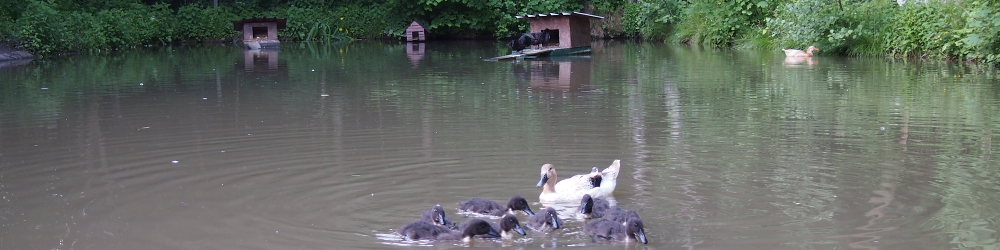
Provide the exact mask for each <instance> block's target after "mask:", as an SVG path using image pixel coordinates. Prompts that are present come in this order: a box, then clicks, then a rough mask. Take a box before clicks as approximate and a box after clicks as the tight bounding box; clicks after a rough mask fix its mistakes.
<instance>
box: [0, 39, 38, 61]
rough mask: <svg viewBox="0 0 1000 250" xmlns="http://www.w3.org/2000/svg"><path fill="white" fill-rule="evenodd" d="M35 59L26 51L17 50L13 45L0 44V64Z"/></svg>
mask: <svg viewBox="0 0 1000 250" xmlns="http://www.w3.org/2000/svg"><path fill="white" fill-rule="evenodd" d="M31 58H35V55H32V54H31V53H28V52H27V51H22V50H18V49H17V48H15V46H14V45H13V44H9V43H0V62H5V61H14V60H24V59H31Z"/></svg>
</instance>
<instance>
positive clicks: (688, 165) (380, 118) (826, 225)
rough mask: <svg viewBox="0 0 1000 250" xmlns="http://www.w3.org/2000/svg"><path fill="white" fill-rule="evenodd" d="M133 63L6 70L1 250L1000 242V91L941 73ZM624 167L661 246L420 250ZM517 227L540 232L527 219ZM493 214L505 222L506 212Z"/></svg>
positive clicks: (292, 57)
mask: <svg viewBox="0 0 1000 250" xmlns="http://www.w3.org/2000/svg"><path fill="white" fill-rule="evenodd" d="M283 46H284V47H283V48H281V50H280V51H270V52H247V51H244V50H242V49H241V48H238V47H234V46H224V45H204V46H193V47H179V46H175V47H164V48H146V49H133V50H128V51H124V52H114V53H110V54H104V55H95V56H90V55H76V56H68V57H61V58H54V59H47V60H36V61H33V62H31V63H27V64H24V65H19V66H11V67H7V68H3V69H0V98H2V99H0V249H405V248H425V247H427V246H430V247H432V248H435V249H448V248H461V247H470V246H472V247H507V248H516V249H538V248H554V247H559V248H579V249H606V248H638V249H834V248H836V249H983V248H997V247H1000V241H998V239H1000V232H998V231H997V230H998V228H1000V206H998V204H1000V185H998V184H997V183H1000V169H998V167H1000V164H998V160H997V159H996V158H993V155H994V152H993V147H992V139H993V138H995V137H997V135H996V134H994V133H993V131H997V132H998V133H1000V117H998V116H997V114H1000V85H998V81H997V79H996V78H995V76H994V75H993V74H991V73H989V72H986V71H980V70H979V69H976V68H972V67H970V66H963V65H957V64H949V63H941V62H927V61H925V62H907V61H891V60H882V59H857V58H838V57H824V56H819V57H816V58H812V59H808V60H786V59H785V58H784V56H783V55H782V54H781V52H780V51H773V52H771V51H769V52H753V53H751V52H737V51H718V50H703V49H695V48H689V47H678V46H672V45H664V44H650V43H634V42H615V41H609V42H598V43H596V44H594V51H593V53H591V54H590V55H589V56H575V57H563V58H538V59H535V60H521V61H499V62H494V61H485V60H483V59H485V58H489V57H494V56H498V55H502V54H503V53H505V50H504V49H505V48H504V46H503V45H502V44H500V43H496V42H489V41H485V42H484V41H432V42H428V43H426V44H404V43H397V42H377V41H362V42H352V43H343V44H309V43H301V44H298V43H287V44H284V45H283ZM616 159H620V160H621V170H620V173H619V176H618V178H617V188H616V189H615V190H614V193H613V198H614V199H613V201H615V202H616V204H617V206H619V207H621V208H624V209H628V210H633V211H637V212H638V214H639V215H640V216H641V217H642V219H643V222H644V225H645V231H646V236H647V238H648V240H649V243H648V244H637V243H636V242H607V241H603V240H600V239H596V240H595V239H592V238H591V237H588V236H587V235H586V234H584V233H583V227H584V226H583V225H584V220H583V219H580V218H577V217H574V214H573V212H572V210H574V209H575V208H572V207H570V206H565V207H562V208H563V209H560V216H561V217H563V220H564V222H565V225H564V227H563V228H561V229H558V230H555V231H553V232H549V233H541V232H533V231H529V232H528V234H527V236H520V235H517V236H515V237H513V239H509V240H504V241H491V240H473V241H471V242H467V243H466V242H462V241H443V242H421V241H417V242H412V241H402V240H400V239H399V236H398V235H397V234H395V230H396V229H397V228H399V227H400V226H402V225H405V224H407V223H409V222H411V221H414V220H416V219H418V218H419V217H420V213H421V212H422V211H424V210H427V209H430V208H431V207H433V206H434V205H436V204H441V205H442V206H443V207H444V208H445V209H446V211H447V216H449V217H451V218H453V219H455V220H456V221H459V222H461V221H465V220H468V219H471V218H480V217H474V216H468V215H466V214H463V213H459V212H458V210H457V208H456V203H458V202H461V201H464V200H467V199H470V198H473V197H482V198H488V199H492V200H496V201H500V202H503V201H506V200H507V199H508V198H509V197H511V196H513V195H521V196H523V197H525V198H526V199H527V200H528V202H529V205H530V207H531V208H532V209H533V210H534V211H536V212H538V211H540V208H541V207H543V206H545V205H546V204H542V203H539V199H538V194H539V193H540V192H541V188H538V187H536V184H537V183H538V181H539V179H540V178H539V177H540V172H539V169H540V167H541V166H542V165H543V164H546V163H550V164H553V166H555V167H556V168H557V169H558V170H559V173H560V175H559V176H560V177H561V178H563V179H565V178H567V177H569V176H573V175H576V174H586V173H590V171H591V169H592V168H593V167H598V168H602V169H603V168H604V167H607V166H609V165H610V164H611V163H612V161H614V160H616ZM517 216H518V218H519V219H520V220H521V222H522V223H523V222H525V221H527V219H528V217H527V216H526V215H525V214H523V213H518V214H517ZM481 218H482V219H486V220H491V218H489V217H481Z"/></svg>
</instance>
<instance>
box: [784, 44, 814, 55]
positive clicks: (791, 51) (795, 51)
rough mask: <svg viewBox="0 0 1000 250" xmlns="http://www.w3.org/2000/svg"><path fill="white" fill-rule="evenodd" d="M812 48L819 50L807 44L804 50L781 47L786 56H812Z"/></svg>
mask: <svg viewBox="0 0 1000 250" xmlns="http://www.w3.org/2000/svg"><path fill="white" fill-rule="evenodd" d="M813 50H819V48H816V46H809V48H806V50H805V51H802V50H798V49H782V51H784V52H785V56H786V57H812V56H813Z"/></svg>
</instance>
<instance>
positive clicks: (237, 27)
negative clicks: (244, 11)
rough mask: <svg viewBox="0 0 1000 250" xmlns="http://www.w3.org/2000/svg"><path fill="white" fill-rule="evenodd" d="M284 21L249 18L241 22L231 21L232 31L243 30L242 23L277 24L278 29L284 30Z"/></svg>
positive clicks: (273, 18)
mask: <svg viewBox="0 0 1000 250" xmlns="http://www.w3.org/2000/svg"><path fill="white" fill-rule="evenodd" d="M286 20H287V19H284V18H277V17H251V18H244V19H243V20H239V21H233V29H234V30H238V31H241V30H243V24H244V23H270V22H274V23H278V29H284V28H285V21H286Z"/></svg>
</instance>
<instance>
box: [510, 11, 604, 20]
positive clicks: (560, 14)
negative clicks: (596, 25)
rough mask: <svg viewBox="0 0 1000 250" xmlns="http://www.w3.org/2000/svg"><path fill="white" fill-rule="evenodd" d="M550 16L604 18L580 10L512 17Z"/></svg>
mask: <svg viewBox="0 0 1000 250" xmlns="http://www.w3.org/2000/svg"><path fill="white" fill-rule="evenodd" d="M551 16H583V17H589V18H596V19H604V17H602V16H598V15H594V14H587V13H582V12H576V11H574V12H553V13H540V14H534V15H523V16H514V17H516V18H544V17H551Z"/></svg>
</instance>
